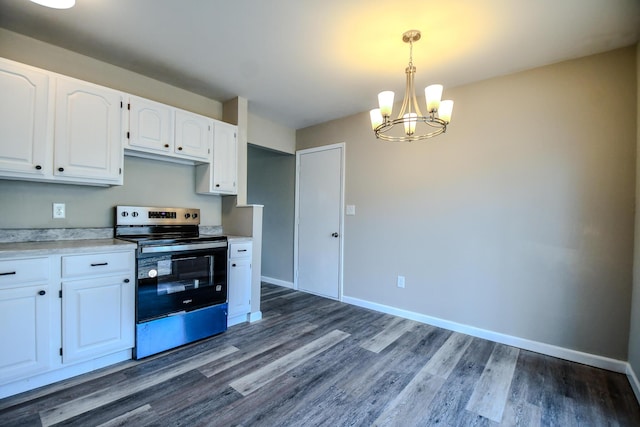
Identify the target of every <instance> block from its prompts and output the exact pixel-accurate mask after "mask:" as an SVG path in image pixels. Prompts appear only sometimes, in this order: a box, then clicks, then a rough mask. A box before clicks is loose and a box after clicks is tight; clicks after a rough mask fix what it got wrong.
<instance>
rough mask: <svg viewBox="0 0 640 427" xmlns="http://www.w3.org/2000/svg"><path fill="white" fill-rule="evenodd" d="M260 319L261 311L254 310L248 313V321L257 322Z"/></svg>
mask: <svg viewBox="0 0 640 427" xmlns="http://www.w3.org/2000/svg"><path fill="white" fill-rule="evenodd" d="M261 319H262V311H254V312H252V313H250V314H249V323H253V322H257V321H258V320H261Z"/></svg>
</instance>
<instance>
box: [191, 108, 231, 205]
mask: <svg viewBox="0 0 640 427" xmlns="http://www.w3.org/2000/svg"><path fill="white" fill-rule="evenodd" d="M213 128H214V132H213V158H212V161H211V162H210V163H207V164H204V165H198V166H196V192H197V193H200V194H237V193H238V185H237V182H238V142H237V141H238V139H237V137H238V127H237V126H234V125H231V124H229V123H224V122H219V121H214V124H213Z"/></svg>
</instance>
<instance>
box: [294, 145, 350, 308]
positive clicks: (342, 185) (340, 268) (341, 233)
mask: <svg viewBox="0 0 640 427" xmlns="http://www.w3.org/2000/svg"><path fill="white" fill-rule="evenodd" d="M335 149H339V150H340V154H341V156H340V215H339V218H340V225H339V230H338V233H339V236H338V239H339V249H338V250H339V254H338V260H339V261H338V262H339V264H340V265H339V266H338V301H342V297H343V272H344V271H343V270H344V268H343V265H344V193H345V157H346V143H344V142H340V143H337V144H330V145H322V146H320V147H314V148H308V149H306V150H298V151H296V195H295V214H294V224H295V225H294V233H293V289H295V290H298V238H299V224H300V205H299V204H300V157H301V155H304V154H312V153H317V152H320V151H327V150H335Z"/></svg>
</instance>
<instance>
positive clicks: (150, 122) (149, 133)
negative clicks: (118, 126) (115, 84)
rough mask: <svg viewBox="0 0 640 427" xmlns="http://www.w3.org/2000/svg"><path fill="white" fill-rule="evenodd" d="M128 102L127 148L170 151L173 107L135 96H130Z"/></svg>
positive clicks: (171, 146)
mask: <svg viewBox="0 0 640 427" xmlns="http://www.w3.org/2000/svg"><path fill="white" fill-rule="evenodd" d="M129 103H130V111H129V148H131V149H142V151H147V152H151V153H172V152H173V132H172V119H173V116H172V115H173V109H172V108H171V107H169V106H168V105H164V104H160V103H159V102H153V101H150V100H148V99H144V98H138V97H137V96H132V97H131V98H130V100H129Z"/></svg>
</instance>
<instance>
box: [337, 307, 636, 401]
mask: <svg viewBox="0 0 640 427" xmlns="http://www.w3.org/2000/svg"><path fill="white" fill-rule="evenodd" d="M342 302H345V303H347V304H351V305H357V306H359V307H364V308H369V309H371V310H375V311H379V312H382V313H387V314H392V315H394V316H399V317H404V318H405V319H410V320H415V321H417V322H421V323H426V324H428V325H433V326H437V327H440V328H444V329H448V330H451V331H455V332H460V333H463V334H466V335H471V336H473V337H478V338H483V339H486V340H489V341H494V342H498V343H501V344H506V345H510V346H513V347H518V348H522V349H524V350H530V351H534V352H536V353H541V354H546V355H547V356H553V357H558V358H560V359H565V360H569V361H571V362H577V363H582V364H584V365H589V366H593V367H596V368H602V369H607V370H609V371H613V372H618V373H623V374H624V373H627V372H628V369H629V368H628V365H629V364H628V363H627V362H626V361H623V360H617V359H611V358H609V357H604V356H598V355H595V354H590V353H584V352H581V351H577V350H571V349H568V348H564V347H558V346H555V345H551V344H545V343H542V342H538V341H532V340H528V339H524V338H519V337H514V336H512V335H506V334H501V333H499V332H494V331H489V330H486V329H480V328H476V327H474V326H469V325H463V324H461V323H456V322H451V321H449V320H444V319H439V318H437V317H432V316H427V315H424V314H420V313H415V312H413V311H409V310H402V309H399V308H395V307H391V306H388V305H384V304H378V303H374V302H370V301H365V300H361V299H359V298H353V297H348V296H345V297H343V298H342ZM636 381H637V380H636ZM636 394H637V392H636Z"/></svg>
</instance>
